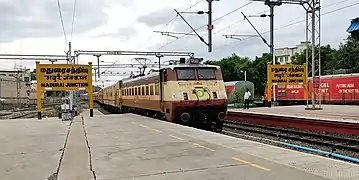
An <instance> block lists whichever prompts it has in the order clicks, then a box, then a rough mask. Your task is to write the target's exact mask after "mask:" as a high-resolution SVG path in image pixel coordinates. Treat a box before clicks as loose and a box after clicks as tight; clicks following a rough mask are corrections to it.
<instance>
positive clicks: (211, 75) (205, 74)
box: [198, 68, 216, 80]
mask: <svg viewBox="0 0 359 180" xmlns="http://www.w3.org/2000/svg"><path fill="white" fill-rule="evenodd" d="M198 79H200V80H213V79H216V73H215V69H213V68H205V69H204V68H199V69H198Z"/></svg>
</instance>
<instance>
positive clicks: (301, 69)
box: [267, 64, 307, 101]
mask: <svg viewBox="0 0 359 180" xmlns="http://www.w3.org/2000/svg"><path fill="white" fill-rule="evenodd" d="M267 84H268V91H267V100H268V101H271V98H272V86H273V85H303V86H304V87H305V89H306V90H307V69H306V65H305V64H304V65H296V64H284V65H280V64H275V65H273V64H268V65H267Z"/></svg>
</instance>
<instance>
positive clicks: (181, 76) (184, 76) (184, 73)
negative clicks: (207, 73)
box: [176, 69, 196, 80]
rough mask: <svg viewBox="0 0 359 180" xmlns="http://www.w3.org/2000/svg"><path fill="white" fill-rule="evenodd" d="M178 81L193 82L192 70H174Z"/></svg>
mask: <svg viewBox="0 0 359 180" xmlns="http://www.w3.org/2000/svg"><path fill="white" fill-rule="evenodd" d="M176 73H177V79H178V80H195V79H196V76H195V73H194V69H176Z"/></svg>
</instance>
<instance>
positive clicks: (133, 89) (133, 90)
mask: <svg viewBox="0 0 359 180" xmlns="http://www.w3.org/2000/svg"><path fill="white" fill-rule="evenodd" d="M131 92H132V93H131V96H134V95H135V88H131Z"/></svg>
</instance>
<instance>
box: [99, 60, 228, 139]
mask: <svg viewBox="0 0 359 180" xmlns="http://www.w3.org/2000/svg"><path fill="white" fill-rule="evenodd" d="M201 60H203V59H199V58H190V59H184V58H180V61H174V63H172V64H170V65H169V66H165V67H162V68H161V69H160V70H158V71H154V72H152V73H149V74H147V75H142V76H138V77H135V78H127V79H124V80H120V81H119V82H118V83H116V85H112V86H110V87H108V88H105V89H103V91H102V92H101V94H102V100H100V99H101V96H98V98H99V99H97V101H98V102H103V104H104V105H105V106H106V107H108V106H110V107H111V109H113V108H117V111H118V110H120V111H121V112H131V113H140V114H146V115H150V116H160V117H162V118H163V119H165V120H166V121H170V122H174V123H178V124H183V125H188V126H194V127H198V128H201V129H206V130H212V131H215V132H220V131H221V130H222V128H223V120H224V118H225V117H226V114H227V94H226V90H225V86H224V82H223V77H222V72H221V69H220V67H219V66H214V65H205V64H201V63H200V61H201ZM106 95H109V96H110V97H107V96H106ZM107 100H111V101H114V102H111V101H107Z"/></svg>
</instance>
